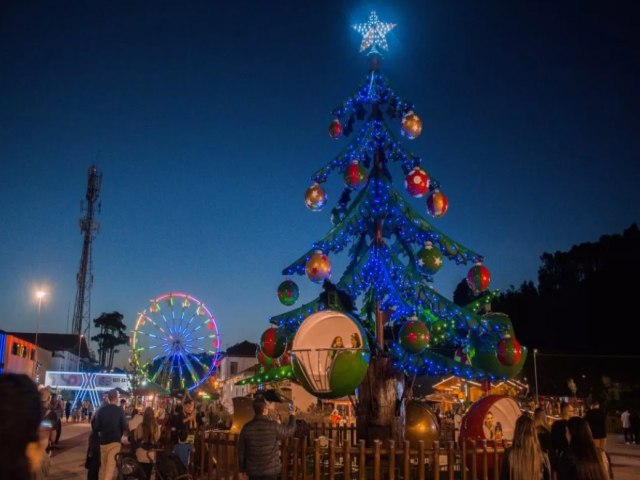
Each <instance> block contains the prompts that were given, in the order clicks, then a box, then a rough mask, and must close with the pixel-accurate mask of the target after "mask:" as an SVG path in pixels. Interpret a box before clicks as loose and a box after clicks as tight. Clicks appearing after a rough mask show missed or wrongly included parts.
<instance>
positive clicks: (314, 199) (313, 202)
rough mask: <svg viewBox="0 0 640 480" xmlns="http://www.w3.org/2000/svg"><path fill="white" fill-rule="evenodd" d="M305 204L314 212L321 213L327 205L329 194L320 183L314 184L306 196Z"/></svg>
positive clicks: (308, 189)
mask: <svg viewBox="0 0 640 480" xmlns="http://www.w3.org/2000/svg"><path fill="white" fill-rule="evenodd" d="M304 204H305V205H306V206H307V208H308V209H309V210H311V211H312V212H319V211H320V210H322V209H323V208H324V206H325V205H326V204H327V192H325V191H324V188H322V187H321V186H320V184H319V183H314V184H313V185H311V186H310V187H309V188H307V191H306V192H305V194H304Z"/></svg>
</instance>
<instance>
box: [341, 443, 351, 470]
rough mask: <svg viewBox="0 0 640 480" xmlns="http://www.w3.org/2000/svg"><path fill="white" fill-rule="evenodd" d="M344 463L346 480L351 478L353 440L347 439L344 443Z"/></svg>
mask: <svg viewBox="0 0 640 480" xmlns="http://www.w3.org/2000/svg"><path fill="white" fill-rule="evenodd" d="M342 463H343V468H344V480H351V442H348V441H347V440H346V439H345V441H344V443H343V444H342Z"/></svg>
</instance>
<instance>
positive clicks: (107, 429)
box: [91, 390, 128, 480]
mask: <svg viewBox="0 0 640 480" xmlns="http://www.w3.org/2000/svg"><path fill="white" fill-rule="evenodd" d="M107 401H108V403H107V404H106V405H102V406H101V407H100V408H99V409H98V411H97V412H96V414H95V416H94V418H93V420H92V422H91V428H92V430H93V431H94V432H95V433H97V434H98V435H99V436H100V463H101V465H100V480H112V478H113V474H114V472H115V469H116V454H117V453H118V452H119V451H120V448H121V444H120V439H121V438H122V436H123V435H124V434H125V433H126V432H127V431H128V427H127V418H126V417H125V415H124V411H123V410H122V408H120V407H119V406H118V391H117V390H110V391H109V393H108V394H107Z"/></svg>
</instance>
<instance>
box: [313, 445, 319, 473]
mask: <svg viewBox="0 0 640 480" xmlns="http://www.w3.org/2000/svg"><path fill="white" fill-rule="evenodd" d="M313 480H320V440H318V439H317V438H316V439H315V441H314V446H313Z"/></svg>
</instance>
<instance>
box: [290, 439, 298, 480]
mask: <svg viewBox="0 0 640 480" xmlns="http://www.w3.org/2000/svg"><path fill="white" fill-rule="evenodd" d="M299 445H300V439H299V438H298V437H295V438H294V439H293V451H292V455H291V457H290V458H291V477H292V478H293V479H294V480H296V479H297V478H298V446H299Z"/></svg>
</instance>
